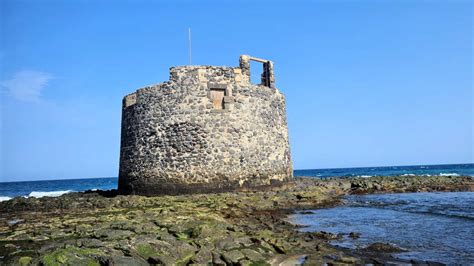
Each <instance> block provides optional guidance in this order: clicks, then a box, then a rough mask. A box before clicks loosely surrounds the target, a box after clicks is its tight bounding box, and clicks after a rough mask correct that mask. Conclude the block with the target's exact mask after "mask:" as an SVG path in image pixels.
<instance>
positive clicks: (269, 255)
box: [0, 176, 474, 265]
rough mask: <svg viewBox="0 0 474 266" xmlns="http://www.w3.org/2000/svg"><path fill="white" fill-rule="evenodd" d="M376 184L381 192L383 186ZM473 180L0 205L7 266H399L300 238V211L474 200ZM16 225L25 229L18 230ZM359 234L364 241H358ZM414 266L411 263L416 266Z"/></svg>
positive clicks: (330, 183) (82, 196)
mask: <svg viewBox="0 0 474 266" xmlns="http://www.w3.org/2000/svg"><path fill="white" fill-rule="evenodd" d="M375 184H376V185H375ZM473 190H474V186H473V180H472V179H471V178H469V177H457V176H456V177H442V176H439V177H425V176H422V177H371V178H356V179H330V180H312V179H307V178H297V179H296V180H295V181H294V182H291V183H288V184H286V185H284V186H280V187H274V188H269V189H267V190H265V191H262V190H254V191H245V192H232V193H219V194H194V195H182V196H160V197H144V196H122V195H117V193H116V192H114V191H107V192H103V191H95V192H92V191H89V192H83V193H70V194H66V195H63V196H61V197H57V198H46V197H45V198H21V197H18V198H14V199H12V200H9V201H4V202H0V264H7V265H11V264H14V265H38V264H42V265H73V264H75V265H150V264H151V265H191V264H193V265H208V264H216V265H269V264H281V265H294V264H300V263H303V264H307V265H319V264H322V263H334V264H361V263H384V262H393V261H396V260H395V259H394V258H393V257H391V255H390V253H391V252H397V251H396V250H393V249H390V250H387V248H388V247H387V246H383V245H381V244H379V245H377V244H374V245H373V246H372V248H367V249H366V250H358V251H353V250H348V249H342V248H335V247H333V246H331V245H330V244H328V242H329V241H330V240H332V239H337V238H338V237H340V236H338V235H334V234H331V233H326V232H298V231H297V230H295V229H296V228H297V226H295V225H293V224H290V223H288V222H287V221H286V220H285V218H286V216H287V215H288V214H290V213H292V212H293V211H294V210H305V209H312V208H326V207H332V206H336V205H337V204H338V203H339V200H340V197H341V196H343V195H346V194H351V193H357V194H361V193H383V192H405V191H473ZM12 221H15V222H12ZM356 235H357V233H356V232H354V236H356ZM408 263H409V262H408Z"/></svg>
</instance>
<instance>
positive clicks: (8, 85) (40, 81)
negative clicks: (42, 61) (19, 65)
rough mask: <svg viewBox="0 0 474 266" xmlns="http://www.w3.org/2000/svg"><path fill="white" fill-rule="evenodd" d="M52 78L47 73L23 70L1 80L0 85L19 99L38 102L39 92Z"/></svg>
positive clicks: (39, 98)
mask: <svg viewBox="0 0 474 266" xmlns="http://www.w3.org/2000/svg"><path fill="white" fill-rule="evenodd" d="M52 78H53V76H51V75H50V74H48V73H44V72H39V71H31V70H23V71H18V72H16V73H15V74H14V75H13V77H12V78H11V79H8V80H3V81H1V82H0V86H2V87H3V88H5V89H6V92H7V93H8V94H9V95H10V96H11V97H13V98H15V99H17V100H19V101H25V102H39V101H40V100H41V92H42V91H43V89H44V88H45V87H46V86H47V85H48V83H49V81H50V80H51V79H52Z"/></svg>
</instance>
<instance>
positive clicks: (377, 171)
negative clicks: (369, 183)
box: [0, 164, 474, 201]
mask: <svg viewBox="0 0 474 266" xmlns="http://www.w3.org/2000/svg"><path fill="white" fill-rule="evenodd" d="M294 175H295V176H309V177H314V178H328V177H337V176H340V177H357V176H362V177H367V176H374V175H380V176H387V175H469V176H474V164H451V165H419V166H390V167H364V168H339V169H311V170H295V171H294ZM115 188H117V178H116V177H108V178H83V179H68V180H45V181H25V182H0V201H2V200H8V199H10V198H12V197H17V196H23V197H44V196H50V197H53V196H59V195H62V194H64V193H68V192H73V191H75V192H79V191H85V190H89V189H101V190H109V189H115Z"/></svg>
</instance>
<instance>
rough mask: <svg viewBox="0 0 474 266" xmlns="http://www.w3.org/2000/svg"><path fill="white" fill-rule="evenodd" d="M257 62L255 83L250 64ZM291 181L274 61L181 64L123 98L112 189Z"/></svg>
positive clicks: (154, 190) (203, 188) (217, 187)
mask: <svg viewBox="0 0 474 266" xmlns="http://www.w3.org/2000/svg"><path fill="white" fill-rule="evenodd" d="M252 60H253V61H257V62H260V63H262V66H263V72H262V75H261V83H260V84H252V83H251V80H250V61H252ZM292 178H293V171H292V163H291V156H290V146H289V140H288V126H287V118H286V110H285V97H284V95H283V94H282V93H281V92H280V91H278V90H277V89H276V88H275V78H274V74H273V62H271V61H268V60H264V59H259V58H254V57H250V56H247V55H242V56H241V57H240V65H239V67H221V66H180V67H172V68H170V80H169V81H166V82H164V83H161V84H157V85H153V86H148V87H144V88H141V89H138V90H137V91H136V92H134V93H132V94H129V95H127V96H125V97H124V99H123V108H122V132H121V147H120V170H119V185H118V188H119V192H120V193H122V194H138V195H158V194H181V193H205V192H221V191H230V190H239V189H246V188H251V187H261V186H269V185H276V184H280V183H282V182H286V181H289V180H291V179H292Z"/></svg>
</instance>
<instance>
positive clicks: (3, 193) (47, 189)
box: [0, 177, 117, 201]
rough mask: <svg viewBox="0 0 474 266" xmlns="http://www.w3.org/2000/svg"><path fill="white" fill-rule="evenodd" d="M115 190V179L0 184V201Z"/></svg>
mask: <svg viewBox="0 0 474 266" xmlns="http://www.w3.org/2000/svg"><path fill="white" fill-rule="evenodd" d="M116 188H117V178H116V177H105V178H83V179H66V180H42V181H23V182H0V201H2V200H8V199H10V198H13V197H18V196H23V197H45V196H48V197H57V196H60V195H62V194H65V193H69V192H79V191H86V190H90V189H99V190H110V189H116Z"/></svg>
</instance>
